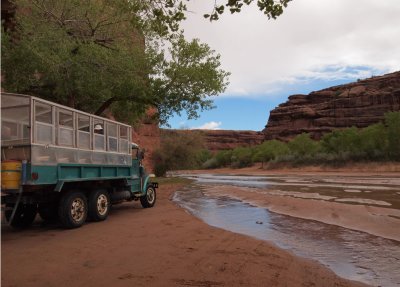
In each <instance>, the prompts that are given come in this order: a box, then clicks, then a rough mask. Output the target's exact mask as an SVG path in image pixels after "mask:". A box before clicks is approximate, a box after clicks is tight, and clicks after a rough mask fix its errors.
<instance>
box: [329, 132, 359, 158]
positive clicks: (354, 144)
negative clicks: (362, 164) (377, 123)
mask: <svg viewBox="0 0 400 287" xmlns="http://www.w3.org/2000/svg"><path fill="white" fill-rule="evenodd" d="M321 141H322V147H323V149H324V150H325V151H326V152H328V153H334V154H341V155H343V156H345V157H348V156H351V155H356V154H357V153H359V152H360V151H361V141H360V136H359V130H358V129H357V128H356V127H351V128H347V129H343V130H335V131H332V132H331V133H329V134H326V135H324V136H323V137H322V140H321Z"/></svg>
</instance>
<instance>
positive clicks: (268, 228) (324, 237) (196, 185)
mask: <svg viewBox="0 0 400 287" xmlns="http://www.w3.org/2000/svg"><path fill="white" fill-rule="evenodd" d="M180 176H183V177H186V178H190V179H194V180H195V181H194V182H193V183H192V184H191V185H189V186H186V187H185V188H183V189H182V190H179V191H177V192H176V193H175V195H174V197H173V200H174V202H176V203H177V204H178V205H179V206H181V207H183V208H185V209H186V210H188V211H189V212H190V213H191V214H193V215H194V216H196V217H198V218H200V219H202V220H203V221H204V222H206V223H207V224H209V225H211V226H215V227H218V228H222V229H225V230H229V231H232V232H236V233H241V234H245V235H248V236H251V237H255V238H257V239H261V240H266V241H269V242H272V243H273V244H275V245H277V246H278V247H280V248H283V249H286V250H289V251H291V252H293V253H294V254H296V255H298V256H301V257H305V258H310V259H313V260H317V261H319V262H320V263H322V264H323V265H325V266H327V267H328V268H330V269H331V270H333V271H334V272H335V273H336V274H338V275H339V276H341V277H343V278H347V279H351V280H356V281H361V282H364V283H367V284H370V285H373V286H400V272H399V270H400V242H399V241H395V240H390V239H385V238H382V237H378V236H374V235H370V234H368V233H364V232H360V231H354V230H350V229H346V228H343V227H340V226H336V225H330V224H325V223H321V222H318V221H314V220H307V219H301V218H296V217H292V216H287V215H282V214H278V213H275V212H271V211H269V210H268V209H266V208H263V207H259V206H255V205H252V204H249V203H246V202H243V201H241V200H240V199H237V198H233V197H229V196H221V195H214V194H213V193H212V192H211V191H210V190H211V187H214V188H215V186H218V185H224V186H226V185H233V186H239V187H245V188H249V187H250V188H259V189H260V188H261V189H264V190H269V189H275V190H276V189H277V188H279V190H278V191H280V192H283V193H282V195H284V196H286V195H287V193H288V192H290V195H292V196H293V195H296V193H298V196H299V197H304V198H307V194H312V195H313V198H314V199H315V194H318V195H319V196H321V197H322V198H329V200H335V201H338V202H340V201H342V202H345V201H344V200H343V199H346V200H347V201H348V202H351V203H352V204H366V203H367V204H371V205H377V206H390V208H396V209H398V208H399V203H400V180H399V179H397V178H380V177H377V178H371V177H369V178H360V177H358V178H340V177H329V178H320V177H299V176H296V177H294V176H280V177H279V176H275V177H256V176H224V175H207V174H203V175H180ZM327 194H329V195H330V196H329V197H328V196H327ZM278 195H279V193H278ZM332 195H334V196H332ZM360 200H361V201H360ZM343 204H347V203H343ZM399 232H400V226H399Z"/></svg>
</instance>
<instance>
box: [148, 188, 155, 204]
mask: <svg viewBox="0 0 400 287" xmlns="http://www.w3.org/2000/svg"><path fill="white" fill-rule="evenodd" d="M147 201H148V202H149V203H150V204H151V203H153V201H154V190H153V189H152V188H149V189H148V190H147Z"/></svg>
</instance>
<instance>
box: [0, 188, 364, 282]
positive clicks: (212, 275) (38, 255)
mask: <svg viewBox="0 0 400 287" xmlns="http://www.w3.org/2000/svg"><path fill="white" fill-rule="evenodd" d="M180 187H181V186H179V185H176V184H175V185H170V184H163V185H161V188H160V190H159V193H158V202H157V206H156V207H155V208H151V209H142V208H141V207H140V205H139V204H137V203H135V204H133V203H127V204H122V205H119V206H115V207H114V208H113V209H112V211H111V214H110V217H109V218H108V220H107V221H105V222H100V223H89V224H86V225H84V226H83V227H82V228H80V229H76V230H62V229H59V228H58V227H57V226H45V227H43V226H40V222H39V221H38V222H36V223H35V225H34V226H33V227H32V228H30V229H28V230H25V231H13V230H11V229H9V228H8V227H5V226H2V239H1V240H2V281H1V282H2V286H85V285H86V286H93V285H96V286H363V285H362V284H361V283H357V282H352V281H348V280H344V279H341V278H339V277H338V276H336V275H335V274H334V273H333V272H332V271H330V270H329V269H327V268H325V267H323V266H321V265H320V264H318V263H316V262H313V261H309V260H304V259H302V258H299V257H296V256H294V255H293V254H291V253H289V252H286V251H283V250H281V249H279V248H277V247H275V246H273V245H271V244H268V243H267V242H263V241H259V240H256V239H252V238H249V237H246V236H243V235H239V234H234V233H231V232H227V231H224V230H220V229H217V228H213V227H210V226H208V225H207V224H205V223H203V222H202V221H200V220H199V219H196V218H195V217H193V216H191V215H190V214H188V213H187V212H185V211H184V210H183V209H181V208H179V207H178V206H176V205H175V204H174V203H172V202H171V201H170V197H171V195H172V194H173V192H174V191H175V190H176V189H177V188H180Z"/></svg>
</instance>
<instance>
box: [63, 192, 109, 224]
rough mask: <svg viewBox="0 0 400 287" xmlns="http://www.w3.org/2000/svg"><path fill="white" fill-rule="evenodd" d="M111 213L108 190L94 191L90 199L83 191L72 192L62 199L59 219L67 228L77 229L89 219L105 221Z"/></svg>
mask: <svg viewBox="0 0 400 287" xmlns="http://www.w3.org/2000/svg"><path fill="white" fill-rule="evenodd" d="M109 211H110V196H109V194H108V192H107V191H106V190H103V189H97V190H93V191H92V192H90V194H89V197H88V198H87V197H86V195H85V194H84V193H83V192H81V191H70V192H67V193H65V194H64V195H63V196H62V197H61V200H60V203H59V207H58V217H59V219H60V222H61V224H62V225H63V226H64V227H65V228H77V227H81V226H82V225H83V224H84V223H85V221H86V219H87V218H89V219H91V220H92V221H102V220H105V219H106V218H107V217H108V214H109Z"/></svg>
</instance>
